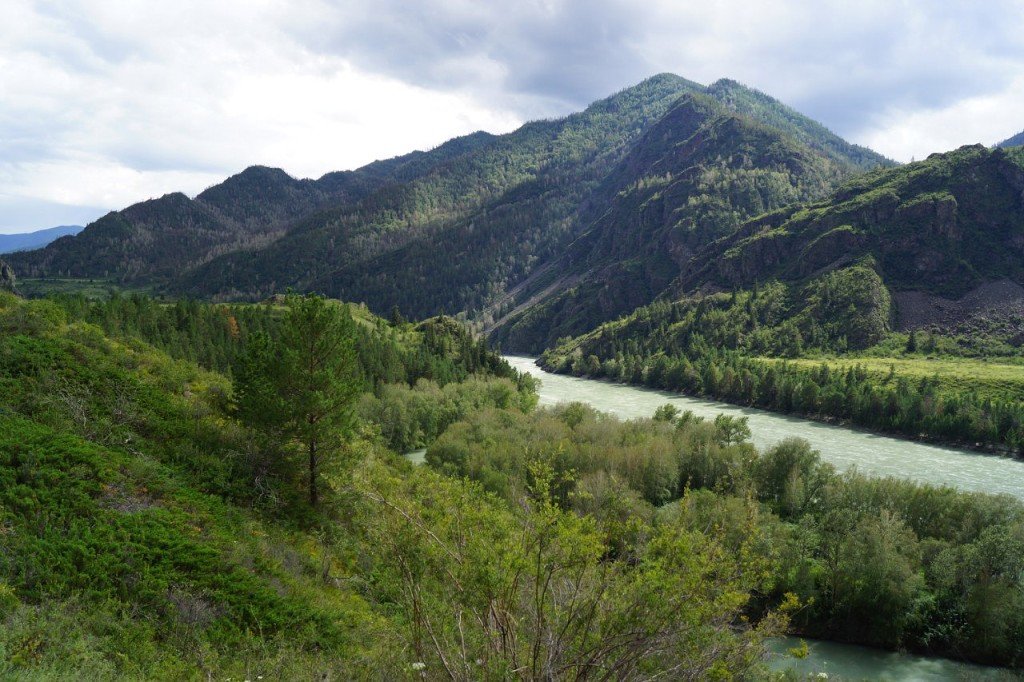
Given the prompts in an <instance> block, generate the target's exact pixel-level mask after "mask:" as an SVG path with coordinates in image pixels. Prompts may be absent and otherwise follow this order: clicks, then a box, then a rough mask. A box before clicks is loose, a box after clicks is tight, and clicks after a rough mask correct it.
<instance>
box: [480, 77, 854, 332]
mask: <svg viewBox="0 0 1024 682" xmlns="http://www.w3.org/2000/svg"><path fill="white" fill-rule="evenodd" d="M717 86H718V84H716V86H713V88H714V87H717ZM722 92H725V93H728V94H730V95H736V94H737V93H738V92H742V90H740V89H739V86H732V87H728V88H726V89H724V90H722ZM758 96H759V95H758V94H757V93H754V94H751V95H750V97H751V98H752V99H753V98H756V97H758ZM739 101H740V102H741V103H742V102H744V101H745V100H739ZM754 101H756V102H758V103H759V104H760V103H762V101H763V100H760V99H754ZM738 108H739V109H741V110H742V109H747V110H749V111H752V112H755V113H757V112H763V113H777V112H776V111H775V110H772V109H770V108H767V107H765V108H762V109H754V108H752V107H743V106H740V107H738ZM779 111H782V109H781V107H780V108H779ZM780 120H781V123H780V125H783V126H786V128H785V129H782V128H777V127H771V126H768V125H766V124H763V123H759V122H757V121H755V120H754V119H752V118H749V117H748V116H745V115H743V114H738V113H735V111H733V109H731V108H729V107H727V106H725V105H723V104H721V103H719V102H718V101H717V100H716V99H712V98H710V97H707V96H704V95H687V96H684V97H683V98H681V99H680V100H679V101H678V102H677V103H676V104H675V105H674V106H673V108H672V109H671V110H670V111H669V112H668V113H667V114H666V115H665V116H664V117H663V118H662V119H661V120H660V121H658V122H657V123H656V124H655V125H653V126H652V127H651V128H650V129H649V130H648V131H647V132H646V134H645V135H644V136H643V137H642V138H641V139H640V140H639V141H638V143H637V144H636V145H635V146H634V147H633V149H632V150H631V151H630V153H629V155H627V157H626V158H624V159H623V160H622V162H621V163H620V164H619V165H618V167H616V168H615V169H614V170H613V172H612V173H610V174H609V176H608V177H607V179H606V180H605V182H604V183H603V185H602V186H601V187H600V188H599V190H598V191H597V192H595V195H594V196H593V197H592V199H591V206H590V208H589V210H588V211H587V213H586V214H585V216H584V217H583V219H582V221H581V222H582V223H583V225H584V227H583V230H582V233H581V235H580V236H579V237H578V238H577V239H576V240H575V241H574V242H573V243H572V244H570V245H569V246H568V247H567V248H566V249H565V250H564V251H563V253H561V254H560V255H559V257H558V258H557V259H555V260H554V261H553V262H552V264H551V265H550V267H549V268H547V269H546V270H545V271H543V272H541V273H540V275H539V276H538V277H536V278H534V279H533V280H532V281H528V282H526V283H524V285H523V286H521V287H520V289H519V290H518V291H517V292H515V294H516V295H515V298H514V300H515V301H527V303H528V305H527V306H526V307H524V308H523V309H521V310H518V311H514V312H513V313H512V314H511V315H509V316H508V317H507V319H500V320H499V322H498V325H499V326H498V328H497V329H496V330H495V335H496V336H497V338H499V339H500V340H502V342H503V343H505V344H506V345H507V346H510V347H513V348H521V349H529V350H534V351H538V350H540V349H542V348H543V347H546V346H548V345H549V344H551V343H552V342H553V341H554V340H555V339H557V338H558V337H561V336H565V335H572V334H579V333H582V332H584V331H586V330H588V329H591V328H593V327H594V326H595V325H596V324H598V323H600V322H602V321H604V320H608V319H612V318H614V317H617V316H619V315H622V314H624V313H627V312H629V311H630V310H632V309H634V308H636V307H637V306H640V305H644V304H645V303H648V302H650V301H652V300H653V299H654V298H655V297H657V296H658V295H659V294H660V293H661V292H662V291H663V290H664V289H665V288H666V287H667V286H668V285H669V284H670V283H671V282H672V280H673V279H674V278H675V277H676V276H677V275H678V274H679V272H680V270H681V269H682V268H683V267H684V266H685V265H686V264H687V263H688V262H689V260H690V258H691V257H692V256H693V254H694V252H695V250H697V249H699V248H701V247H702V246H704V245H706V244H707V243H709V242H711V241H714V240H716V239H718V238H719V237H721V236H723V235H726V234H729V233H730V232H731V231H732V230H733V229H735V228H736V227H737V226H738V225H739V224H740V223H741V222H742V221H743V220H744V219H746V218H750V217H752V216H755V215H760V214H762V213H765V212H767V211H771V210H774V209H777V208H780V207H782V206H786V205H789V204H792V203H794V202H800V201H807V200H811V199H816V198H820V197H822V196H824V195H826V194H827V193H828V192H829V191H830V190H831V189H832V188H833V187H834V186H835V185H836V184H838V183H839V182H840V181H841V180H842V179H844V178H846V177H849V176H850V175H851V174H852V173H854V172H855V171H856V170H857V169H858V168H860V166H858V165H857V163H858V162H859V161H860V157H859V156H857V155H851V156H843V155H842V154H840V153H839V152H836V151H834V149H830V150H829V152H828V153H825V152H823V151H819V150H818V149H815V148H813V147H810V146H807V145H805V144H802V143H801V142H799V141H798V139H797V137H796V135H790V134H788V130H789V129H792V130H793V131H794V132H795V133H796V134H803V133H805V129H804V128H802V127H800V126H789V125H787V124H786V119H784V118H783V119H780ZM802 136H806V135H802ZM835 148H843V147H842V145H839V144H836V145H835ZM845 149H848V150H853V148H852V147H850V146H849V145H846V147H845ZM854 151H855V150H854ZM506 305H507V304H506Z"/></svg>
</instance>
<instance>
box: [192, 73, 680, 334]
mask: <svg viewBox="0 0 1024 682" xmlns="http://www.w3.org/2000/svg"><path fill="white" fill-rule="evenodd" d="M699 88H700V86H698V85H696V84H693V83H690V82H689V81H686V80H684V79H682V78H678V77H676V76H669V75H663V76H657V77H654V78H651V79H649V80H647V81H644V82H643V83H641V84H640V85H638V86H636V87H633V88H630V89H628V90H625V91H623V92H621V93H618V94H617V95H614V96H612V97H610V98H608V99H606V100H602V101H600V102H597V103H595V104H594V105H592V106H591V107H589V108H588V109H587V110H586V111H584V112H582V113H579V114H574V115H572V116H569V117H567V118H564V119H560V120H554V121H537V122H534V123H528V124H526V125H525V126H523V127H522V128H520V129H518V130H516V131H514V132H512V133H509V134H508V135H503V136H501V137H497V138H493V139H492V141H491V142H490V144H487V145H484V146H482V147H480V148H478V149H476V150H474V151H473V152H471V153H467V154H464V155H462V156H461V157H458V158H457V159H453V160H452V161H451V162H449V163H446V164H442V165H439V166H437V167H435V168H433V169H432V170H431V172H429V173H426V174H424V175H423V176H422V177H418V178H415V179H413V180H412V181H410V182H406V183H401V184H397V183H396V184H392V185H389V186H386V187H384V188H382V189H380V190H379V191H377V192H374V193H373V194H371V195H369V196H368V197H366V198H365V199H364V200H362V201H361V202H358V203H356V204H354V205H344V206H340V207H338V208H336V209H333V210H330V211H325V212H323V213H321V214H319V215H316V216H313V217H312V218H310V219H308V220H306V221H303V222H302V223H301V224H299V225H297V226H296V227H295V228H293V229H292V230H290V231H289V233H288V234H286V235H285V236H284V237H282V238H281V239H279V240H278V241H276V242H275V243H273V244H271V245H269V246H267V247H266V248H263V249H260V250H258V251H256V252H253V253H245V254H242V253H239V254H229V255H226V256H224V257H223V258H220V259H217V260H215V261H213V262H211V263H209V264H208V265H207V266H206V267H204V268H201V269H199V270H197V271H195V272H194V273H192V274H191V275H190V276H188V277H186V278H183V280H182V283H183V284H184V290H185V291H187V292H189V293H198V294H204V295H210V294H214V295H222V296H223V295H227V296H243V297H244V296H262V295H266V294H269V293H271V292H273V291H276V290H278V289H280V288H281V287H282V286H288V285H292V286H296V287H298V288H300V289H315V290H322V291H326V292H328V293H331V294H334V295H341V293H342V292H345V293H344V295H345V296H349V297H351V298H353V299H355V300H366V301H368V302H370V303H371V305H373V306H374V307H375V308H378V309H381V310H387V309H389V308H390V307H391V306H392V305H396V304H397V305H399V307H400V308H401V309H402V311H403V313H405V314H407V315H411V316H415V317H422V316H425V315H429V314H431V313H433V312H436V311H437V310H440V309H443V308H446V309H448V310H463V309H474V308H480V307H482V306H483V304H484V303H485V302H486V301H487V300H488V299H489V298H490V297H491V296H492V295H493V294H492V292H491V289H497V290H499V291H500V290H501V289H503V288H504V282H505V281H506V280H508V279H511V280H513V281H515V280H517V279H520V278H522V277H523V276H524V275H525V274H526V272H529V270H530V268H531V267H532V265H533V263H535V262H536V261H537V260H544V259H547V258H550V257H551V256H552V255H554V254H555V253H556V252H557V249H558V247H559V246H560V245H561V244H563V243H564V242H565V241H566V240H567V239H568V238H569V237H570V236H571V230H572V229H573V227H574V222H573V219H574V217H575V215H576V213H577V212H578V210H579V207H580V206H581V204H582V203H583V202H585V200H586V198H587V196H588V194H589V192H590V191H591V190H592V189H593V188H594V187H595V186H596V184H597V183H599V182H600V181H601V179H602V178H603V177H604V175H605V174H606V173H607V172H608V170H609V169H610V168H612V167H613V166H614V164H615V163H616V162H617V161H618V160H619V159H620V158H621V157H622V155H623V154H624V153H625V152H626V151H627V150H628V144H629V143H630V142H631V141H632V140H633V139H635V138H636V136H637V135H638V134H639V133H640V132H641V131H642V130H643V129H644V127H645V126H646V125H648V124H649V123H650V122H651V121H653V120H657V118H658V117H660V116H661V115H662V114H663V113H664V112H665V111H666V110H667V109H668V108H669V106H670V105H671V103H672V102H673V101H674V100H675V99H676V98H677V97H679V95H680V93H682V92H686V91H692V90H696V89H699Z"/></svg>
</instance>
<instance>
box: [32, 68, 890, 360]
mask: <svg viewBox="0 0 1024 682" xmlns="http://www.w3.org/2000/svg"><path fill="white" fill-rule="evenodd" d="M888 164H890V162H888V161H887V160H886V159H884V158H883V157H881V156H879V155H877V154H874V153H873V152H871V151H869V150H865V149H863V148H859V147H856V146H854V145H850V144H849V143H847V142H845V141H844V140H842V139H841V138H838V137H837V136H835V135H833V134H832V133H830V132H829V131H828V130H826V129H825V128H824V127H822V126H821V125H819V124H817V123H815V122H814V121H811V120H810V119H807V118H806V117H804V116H802V115H800V114H799V113H797V112H795V111H793V110H792V109H790V108H788V107H786V106H785V105H783V104H781V103H780V102H778V101H776V100H774V99H772V98H770V97H768V96H767V95H764V94H763V93H760V92H757V91H755V90H751V89H749V88H745V87H744V86H741V85H739V84H738V83H735V82H733V81H719V82H717V83H715V84H713V85H711V86H708V87H705V86H702V85H699V84H697V83H693V82H691V81H687V80H685V79H683V78H680V77H678V76H674V75H671V74H661V75H658V76H655V77H652V78H650V79H647V80H645V81H644V82H642V83H640V84H638V85H636V86H634V87H631V88H627V89H626V90H623V91H622V92H619V93H617V94H615V95H613V96H611V97H609V98H606V99H604V100H601V101H599V102H596V103H594V104H593V105H591V106H590V107H588V108H587V109H586V110H584V111H583V112H580V113H577V114H573V115H570V116H567V117H565V118H563V119H558V120H547V121H536V122H533V123H528V124H526V125H524V126H522V127H521V128H520V129H518V130H516V131H514V132H512V133H509V134H506V135H501V136H492V135H487V134H486V133H477V134H474V135H470V136H467V137H464V138H458V139H456V140H452V141H450V142H448V143H446V144H445V145H442V146H441V147H439V148H437V149H435V150H432V151H430V152H414V153H413V154H409V155H407V156H405V157H398V158H397V159H392V160H389V161H381V162H375V163H373V164H370V165H368V166H366V167H364V168H361V169H359V170H357V171H352V172H347V173H332V174H329V175H327V176H324V177H323V178H321V179H320V180H317V181H310V180H295V179H293V178H290V177H289V176H287V175H286V174H285V173H283V172H282V171H279V170H274V169H269V168H259V167H257V168H251V169H248V170H247V171H245V172H244V173H242V174H239V175H238V176H234V177H233V178H229V179H228V180H227V181H225V182H224V183H222V184H221V185H218V186H216V187H213V188H210V189H209V190H207V191H205V192H203V193H202V194H200V195H199V196H197V197H196V198H195V199H194V200H189V199H188V198H187V197H185V196H184V195H168V196H167V197H163V198H161V199H158V200H154V201H152V202H144V203H143V204H139V205H136V206H134V207H130V208H129V209H126V210H125V211H121V212H118V213H114V214H111V215H109V216H106V217H105V218H103V219H101V220H100V221H97V223H95V224H94V225H93V226H90V228H88V229H86V230H85V231H84V232H83V234H82V235H81V236H80V237H78V238H76V239H75V240H72V241H65V242H62V243H60V244H58V245H54V246H53V247H51V248H49V249H44V250H43V251H41V252H38V253H33V254H26V255H23V256H19V257H18V259H16V260H15V261H14V263H13V265H14V266H15V268H16V269H17V270H18V272H19V274H21V275H23V276H26V277H33V276H40V275H51V276H52V275H64V276H67V275H72V276H79V277H81V276H89V277H115V278H118V279H122V280H130V281H132V282H135V283H148V284H150V285H155V286H156V287H157V288H162V289H163V290H165V291H169V292H171V293H175V294H184V295H189V296H201V297H214V298H218V299H257V298H263V297H265V296H267V295H270V294H273V293H275V292H278V291H281V290H283V289H285V288H288V287H292V288H295V289H297V290H300V291H303V290H307V291H308V290H315V291H320V292H323V293H327V294H329V295H332V296H337V297H342V298H346V299H349V300H364V301H367V302H368V303H369V305H370V306H371V307H373V308H374V309H375V310H377V311H386V310H389V309H390V308H391V307H392V306H398V307H399V308H400V310H401V311H402V312H403V313H404V314H406V315H410V316H413V317H425V316H428V315H432V314H435V313H437V312H439V311H442V310H448V311H464V312H465V313H466V314H467V315H468V316H469V317H470V318H471V319H474V320H476V321H477V322H479V323H480V324H481V325H482V326H484V327H485V328H490V327H492V326H495V323H498V326H499V327H500V329H499V332H498V333H499V334H501V335H502V336H501V338H503V339H504V340H506V341H510V342H512V343H513V344H515V345H520V346H522V347H525V345H531V346H536V345H538V344H539V343H540V342H541V341H543V340H548V339H551V338H553V336H555V335H558V334H560V333H578V332H579V331H582V330H583V325H587V324H592V323H595V322H598V321H601V320H603V319H608V318H609V317H614V316H616V315H618V314H621V313H622V312H625V311H627V310H628V309H630V308H631V307H635V306H636V305H641V304H644V303H647V302H649V301H650V300H652V299H653V298H654V296H656V295H657V294H658V293H659V292H660V290H661V289H662V288H663V287H664V285H665V284H667V283H668V282H669V281H671V280H672V279H673V278H674V277H675V275H676V274H677V273H678V271H679V268H680V266H681V264H682V263H684V262H685V261H686V259H687V258H688V255H689V254H690V253H691V252H692V251H693V250H694V249H697V248H700V247H701V246H703V245H704V244H706V243H707V242H708V241H710V240H713V239H716V238H718V237H720V236H722V235H723V234H726V233H727V232H728V231H729V230H731V229H733V228H734V227H735V226H737V225H738V224H739V223H740V222H742V221H743V220H745V219H746V218H749V217H751V216H753V215H757V214H759V213H762V212H764V211H767V210H772V209H775V208H777V207H779V206H782V205H784V204H786V203H789V202H793V201H805V200H810V199H817V198H820V197H821V196H824V195H825V194H826V193H827V192H828V191H829V190H831V189H832V187H834V186H835V185H836V184H837V183H838V182H840V181H842V180H843V179H845V178H847V177H849V176H851V175H853V174H856V173H859V172H862V171H864V170H866V169H869V168H872V167H875V166H880V165H888ZM648 270H650V272H648ZM556 275H557V276H556ZM582 280H585V282H584V284H585V285H586V286H585V287H584V288H581V289H579V291H577V292H573V293H570V292H568V289H571V288H573V287H574V286H576V283H577V282H580V281H582ZM581 286H582V285H581ZM607 290H613V292H614V295H613V296H612V297H611V298H610V299H609V300H602V301H599V302H598V303H597V304H596V307H595V305H592V304H593V301H591V299H593V298H595V297H599V292H600V291H607ZM553 298H554V299H558V300H559V301H561V303H560V304H559V305H561V306H562V307H563V308H564V307H566V306H569V307H573V308H575V307H576V303H575V301H577V300H581V299H586V300H587V302H588V303H587V305H590V306H591V307H590V308H588V309H587V310H581V311H580V312H579V314H578V315H577V316H576V319H574V320H572V321H571V323H570V324H568V325H561V326H560V325H554V326H552V324H551V321H552V315H553V314H555V315H560V313H555V312H552V311H554V308H550V309H549V310H548V311H547V312H544V311H541V313H542V314H541V315H539V316H538V315H533V316H532V317H531V319H530V321H529V324H527V325H525V326H524V325H523V324H520V322H521V320H520V319H519V318H520V317H521V315H522V312H523V311H524V310H525V309H526V308H529V307H531V306H533V304H535V303H536V302H538V301H540V300H541V299H545V300H546V301H547V300H548V299H553ZM606 298H608V297H606ZM513 327H515V328H516V329H517V331H515V333H508V332H507V330H509V329H512V328H513ZM556 327H558V328H557V329H556Z"/></svg>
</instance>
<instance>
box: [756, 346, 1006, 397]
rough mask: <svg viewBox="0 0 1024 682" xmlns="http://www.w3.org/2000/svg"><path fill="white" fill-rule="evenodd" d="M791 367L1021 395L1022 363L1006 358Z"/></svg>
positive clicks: (809, 362) (835, 361)
mask: <svg viewBox="0 0 1024 682" xmlns="http://www.w3.org/2000/svg"><path fill="white" fill-rule="evenodd" d="M762 359H763V360H765V361H766V362H781V360H778V359H776V358H762ZM786 362H789V363H790V364H793V365H798V366H804V367H818V366H820V365H821V364H822V363H825V364H827V365H828V366H829V367H831V368H835V369H842V370H845V369H847V368H849V367H853V366H856V365H860V366H861V367H863V368H865V369H866V370H867V371H868V372H870V373H871V374H872V375H875V376H880V377H883V378H884V377H888V376H889V374H890V372H892V371H895V376H896V377H906V378H908V379H910V380H920V379H925V378H927V379H933V378H934V379H937V380H938V382H939V386H940V387H941V389H942V390H944V391H948V392H955V393H970V392H977V393H978V395H980V396H983V397H989V398H1000V399H1003V400H1016V401H1019V400H1021V398H1022V396H1024V363H1021V362H1014V361H1010V360H1006V359H1000V360H999V361H992V360H986V359H983V358H957V357H943V358H937V357H925V356H911V357H843V358H830V357H822V358H798V359H795V360H787V361H786Z"/></svg>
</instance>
